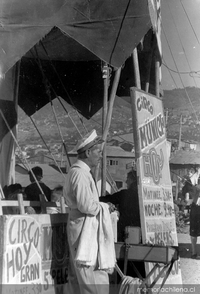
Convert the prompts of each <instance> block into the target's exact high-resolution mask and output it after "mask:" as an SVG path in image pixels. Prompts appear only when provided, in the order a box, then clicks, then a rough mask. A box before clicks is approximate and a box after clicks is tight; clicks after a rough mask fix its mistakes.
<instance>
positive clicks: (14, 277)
mask: <svg viewBox="0 0 200 294" xmlns="http://www.w3.org/2000/svg"><path fill="white" fill-rule="evenodd" d="M0 227H1V236H2V237H1V245H2V247H1V249H2V250H1V251H2V255H1V261H2V264H3V266H1V293H30V294H31V293H33V294H38V293H44V294H45V293H46V294H47V293H48V294H49V293H65V292H66V288H65V287H66V285H67V282H68V262H69V250H68V243H67V230H66V227H67V214H52V215H47V214H41V215H9V216H0Z"/></svg>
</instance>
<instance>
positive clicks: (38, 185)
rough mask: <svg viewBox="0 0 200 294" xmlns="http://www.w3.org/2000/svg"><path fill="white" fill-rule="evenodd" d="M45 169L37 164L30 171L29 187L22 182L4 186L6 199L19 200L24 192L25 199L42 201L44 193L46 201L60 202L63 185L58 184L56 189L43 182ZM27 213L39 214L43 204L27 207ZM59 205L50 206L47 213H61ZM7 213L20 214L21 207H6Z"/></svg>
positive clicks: (5, 211)
mask: <svg viewBox="0 0 200 294" xmlns="http://www.w3.org/2000/svg"><path fill="white" fill-rule="evenodd" d="M42 178H43V170H42V168H41V167H39V166H35V167H33V168H32V169H31V171H29V179H30V184H29V185H28V186H27V187H22V185H21V184H20V183H16V184H11V185H9V186H5V187H4V188H3V192H4V196H5V199H6V200H17V199H18V194H22V196H23V200H29V201H40V200H41V198H40V195H44V200H45V201H51V202H60V198H61V197H62V196H63V187H62V186H57V187H55V188H54V189H50V188H49V187H48V186H47V185H46V184H45V183H43V182H42ZM25 212H26V213H27V214H39V213H41V206H38V207H37V206H36V207H30V206H28V207H25ZM59 212H60V208H59V207H48V208H47V213H49V214H52V213H59ZM4 213H5V214H19V213H20V210H19V207H6V208H5V207H4Z"/></svg>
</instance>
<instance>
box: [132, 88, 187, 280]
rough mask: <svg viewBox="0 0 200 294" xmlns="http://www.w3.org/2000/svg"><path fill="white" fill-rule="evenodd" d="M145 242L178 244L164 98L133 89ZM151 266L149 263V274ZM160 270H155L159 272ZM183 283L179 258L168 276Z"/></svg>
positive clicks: (141, 213)
mask: <svg viewBox="0 0 200 294" xmlns="http://www.w3.org/2000/svg"><path fill="white" fill-rule="evenodd" d="M131 99H133V100H132V101H133V103H132V112H133V117H134V121H133V128H134V141H135V154H136V163H137V172H138V190H139V195H140V197H139V204H140V216H141V226H142V228H141V229H142V241H143V243H151V244H156V245H163V246H165V245H170V246H176V245H178V240H177V232H176V222H175V214H174V203H173V194H172V186H171V179H170V171H169V153H168V148H167V147H168V146H167V141H166V129H165V119H164V114H163V105H162V100H161V99H159V98H157V97H155V96H153V95H150V94H148V93H146V92H143V91H140V90H137V89H135V88H131ZM151 268H152V266H151V265H146V271H147V273H148V272H149V271H150V270H151ZM156 274H157V273H155V275H156ZM167 282H168V283H176V284H182V279H181V271H180V261H179V260H178V261H177V262H176V263H175V265H174V267H173V269H172V272H171V275H170V276H169V278H168V279H167Z"/></svg>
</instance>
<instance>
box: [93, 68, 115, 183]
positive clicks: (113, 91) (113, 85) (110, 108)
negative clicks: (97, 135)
mask: <svg viewBox="0 0 200 294" xmlns="http://www.w3.org/2000/svg"><path fill="white" fill-rule="evenodd" d="M120 75H121V67H119V68H118V69H117V70H116V71H115V77H114V81H113V84H112V89H111V93H110V100H109V106H108V113H107V116H106V123H105V127H104V131H103V135H102V139H103V140H104V141H106V138H107V135H108V131H109V128H110V123H111V119H112V111H113V105H114V101H115V96H116V92H117V87H118V84H119V79H120ZM103 147H104V144H102V147H101V148H102V149H101V150H103ZM99 167H100V166H99V164H98V165H97V167H96V169H95V179H96V180H97V179H98V175H99Z"/></svg>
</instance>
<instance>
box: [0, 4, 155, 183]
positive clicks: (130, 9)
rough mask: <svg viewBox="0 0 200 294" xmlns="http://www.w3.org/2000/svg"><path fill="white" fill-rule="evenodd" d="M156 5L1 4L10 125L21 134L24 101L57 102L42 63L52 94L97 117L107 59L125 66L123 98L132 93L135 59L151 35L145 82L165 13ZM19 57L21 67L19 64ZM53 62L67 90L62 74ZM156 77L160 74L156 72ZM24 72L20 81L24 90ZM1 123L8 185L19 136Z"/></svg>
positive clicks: (1, 98) (27, 105)
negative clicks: (13, 135)
mask: <svg viewBox="0 0 200 294" xmlns="http://www.w3.org/2000/svg"><path fill="white" fill-rule="evenodd" d="M152 3H154V4H155V1H152V0H123V1H121V0H104V1H101V0H93V1H85V0H56V1H55V0H42V1H41V0H2V1H0V23H1V26H0V78H1V86H0V109H1V111H2V112H3V114H4V116H5V117H6V119H7V121H8V123H9V126H10V128H11V129H12V130H13V131H14V132H15V124H16V123H17V104H16V103H18V104H19V105H20V106H21V107H22V108H23V109H24V111H25V112H26V113H27V114H28V115H32V114H33V113H34V112H35V111H37V110H38V109H39V108H41V107H42V106H44V105H45V104H46V103H48V102H49V97H47V96H48V95H46V88H45V85H44V79H43V77H42V73H41V68H40V69H39V67H38V63H37V61H38V60H40V61H41V66H42V71H43V72H44V73H45V76H46V77H47V79H49V80H50V83H51V85H52V86H53V90H52V89H50V92H51V93H50V95H51V98H52V99H54V98H55V97H56V95H60V96H61V97H62V98H64V99H65V100H66V101H67V102H68V103H70V104H73V106H74V107H75V108H76V109H77V110H78V111H79V112H81V113H82V115H84V116H85V117H87V118H90V117H91V116H92V115H93V114H94V113H95V112H96V111H98V110H99V108H101V107H102V100H103V79H102V70H101V69H102V61H105V62H107V63H109V64H110V65H111V66H112V68H113V70H115V69H116V68H118V67H120V66H122V65H124V68H123V71H122V74H121V79H120V83H119V86H118V93H117V95H119V96H126V94H127V93H129V88H130V86H133V83H134V82H133V80H134V78H133V77H132V76H131V72H133V70H132V66H133V64H132V61H131V59H130V56H131V54H132V52H133V49H134V48H135V47H136V46H137V45H138V44H139V43H140V41H141V40H142V39H143V38H144V36H145V38H144V42H143V44H142V46H141V50H140V52H139V58H140V60H141V63H140V67H141V68H140V70H141V76H142V78H141V82H142V83H143V80H145V75H146V67H147V62H146V58H147V56H148V54H149V51H150V50H151V47H152V35H153V34H152V32H153V31H152V30H151V28H153V30H156V29H155V23H156V22H155V20H157V18H158V17H157V13H158V11H157V10H156V9H155V5H152ZM149 32H150V33H149ZM147 33H148V34H147ZM39 41H40V42H39ZM143 45H144V46H143ZM157 45H158V44H157ZM33 47H34V50H32V48H33ZM36 52H37V53H36ZM19 60H21V61H20V66H19V67H18V66H16V67H15V68H14V67H13V66H14V65H16V63H17V62H18V61H19ZM52 64H53V65H54V67H55V68H56V71H57V73H58V75H59V77H60V78H61V80H62V83H63V84H64V85H65V88H66V89H63V87H61V86H60V81H58V79H57V78H55V75H56V74H55V71H53V70H52ZM50 69H51V70H50ZM150 76H151V77H152V76H154V75H153V74H152V73H151V75H150ZM16 77H18V78H19V89H18V87H17V84H18V83H17V81H18V80H17V79H16ZM94 81H95V82H94ZM111 82H112V80H111ZM150 92H151V89H150ZM17 99H18V101H17ZM0 125H1V129H2V130H1V131H0V143H1V144H0V147H1V149H0V151H1V153H0V164H1V167H2V170H3V173H2V174H1V177H0V182H1V184H2V185H3V184H5V183H7V182H10V179H8V178H9V177H10V175H11V173H10V175H9V171H10V170H11V166H10V165H9V164H8V162H11V161H10V159H9V158H11V155H10V154H11V153H12V152H13V147H12V146H13V141H12V138H11V137H9V138H8V136H7V138H5V137H6V135H7V134H8V128H7V127H6V126H5V124H4V121H3V119H2V117H0ZM3 139H4V143H2V141H3ZM5 140H7V143H6V144H5ZM8 149H9V150H10V153H9V154H8V152H7V150H8ZM5 154H6V156H5ZM13 167H14V165H13Z"/></svg>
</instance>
